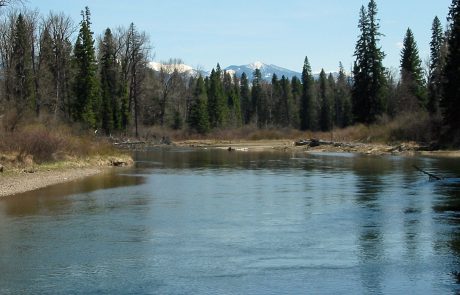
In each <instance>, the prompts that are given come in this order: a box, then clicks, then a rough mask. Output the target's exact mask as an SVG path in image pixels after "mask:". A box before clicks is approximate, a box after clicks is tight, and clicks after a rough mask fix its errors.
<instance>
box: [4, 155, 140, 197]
mask: <svg viewBox="0 0 460 295" xmlns="http://www.w3.org/2000/svg"><path fill="white" fill-rule="evenodd" d="M133 163H134V162H133V159H132V158H131V157H130V156H129V155H118V156H116V157H93V158H88V159H83V160H82V159H79V160H77V159H74V160H73V161H60V162H53V163H45V164H41V165H35V164H29V165H27V166H25V167H22V168H17V167H16V168H10V167H9V169H8V168H7V169H6V171H4V172H3V173H0V198H2V197H7V196H12V195H16V194H20V193H24V192H28V191H33V190H37V189H40V188H44V187H47V186H51V185H54V184H59V183H65V182H69V181H74V180H78V179H81V178H85V177H88V176H93V175H96V174H100V173H104V172H107V171H109V170H110V169H114V167H118V166H131V165H133Z"/></svg>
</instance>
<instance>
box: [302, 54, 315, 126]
mask: <svg viewBox="0 0 460 295" xmlns="http://www.w3.org/2000/svg"><path fill="white" fill-rule="evenodd" d="M312 91H313V76H312V74H311V67H310V62H309V61H308V57H305V61H304V64H303V69H302V96H301V98H300V109H299V117H300V130H309V129H310V130H311V129H314V122H315V121H316V116H315V114H316V111H315V104H314V101H313V94H312Z"/></svg>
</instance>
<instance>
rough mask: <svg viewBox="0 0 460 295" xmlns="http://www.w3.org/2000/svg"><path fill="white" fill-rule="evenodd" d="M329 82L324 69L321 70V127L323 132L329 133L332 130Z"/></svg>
mask: <svg viewBox="0 0 460 295" xmlns="http://www.w3.org/2000/svg"><path fill="white" fill-rule="evenodd" d="M327 84H328V81H327V77H326V73H325V72H324V69H321V72H320V74H319V93H318V95H319V97H318V98H319V102H320V105H321V108H320V116H319V127H320V129H321V131H323V132H324V131H329V130H331V129H332V114H331V103H330V101H329V97H328V93H327V92H328V89H327V88H328V87H327Z"/></svg>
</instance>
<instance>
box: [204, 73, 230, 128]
mask: <svg viewBox="0 0 460 295" xmlns="http://www.w3.org/2000/svg"><path fill="white" fill-rule="evenodd" d="M225 113H226V103H225V94H224V89H223V84H222V70H221V69H220V65H219V64H217V67H216V69H215V70H214V69H212V71H211V76H210V77H209V89H208V115H209V122H210V124H211V127H212V128H216V127H222V126H223V125H224V122H225Z"/></svg>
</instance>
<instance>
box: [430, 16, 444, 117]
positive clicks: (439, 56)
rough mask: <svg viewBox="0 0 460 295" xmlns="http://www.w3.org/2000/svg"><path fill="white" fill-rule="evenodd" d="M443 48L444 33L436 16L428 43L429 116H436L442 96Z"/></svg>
mask: <svg viewBox="0 0 460 295" xmlns="http://www.w3.org/2000/svg"><path fill="white" fill-rule="evenodd" d="M443 46H444V33H443V28H442V25H441V21H440V20H439V18H438V17H437V16H436V17H435V18H434V20H433V25H432V28H431V42H430V67H429V73H428V105H427V109H428V111H429V112H430V114H436V113H438V111H439V102H440V101H441V96H442V71H443V67H444V59H445V57H444V55H443V51H442V48H443Z"/></svg>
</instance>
